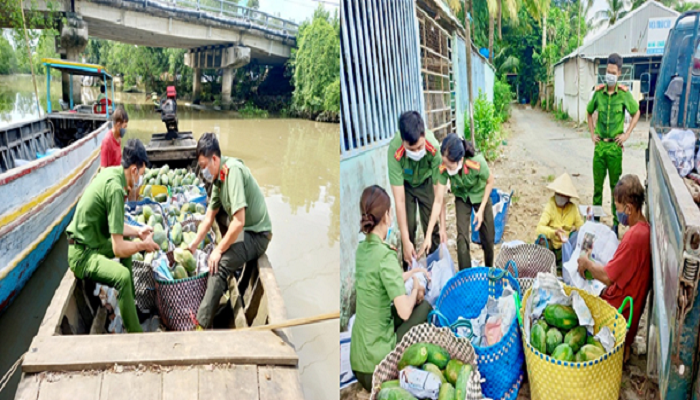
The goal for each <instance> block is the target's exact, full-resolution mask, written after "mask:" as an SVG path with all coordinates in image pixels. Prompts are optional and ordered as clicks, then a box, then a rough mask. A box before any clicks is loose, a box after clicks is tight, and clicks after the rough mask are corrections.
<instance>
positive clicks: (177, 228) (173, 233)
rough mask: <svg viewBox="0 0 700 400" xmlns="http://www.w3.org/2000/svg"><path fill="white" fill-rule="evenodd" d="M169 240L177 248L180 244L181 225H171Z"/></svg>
mask: <svg viewBox="0 0 700 400" xmlns="http://www.w3.org/2000/svg"><path fill="white" fill-rule="evenodd" d="M170 239H172V241H173V244H175V246H179V245H180V243H182V225H180V223H179V222H178V223H176V224H175V225H173V229H171V230H170Z"/></svg>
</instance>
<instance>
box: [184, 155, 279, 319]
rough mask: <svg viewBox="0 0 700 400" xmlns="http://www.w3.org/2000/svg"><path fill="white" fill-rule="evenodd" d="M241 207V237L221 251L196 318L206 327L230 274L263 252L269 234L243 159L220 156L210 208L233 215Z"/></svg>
mask: <svg viewBox="0 0 700 400" xmlns="http://www.w3.org/2000/svg"><path fill="white" fill-rule="evenodd" d="M242 208H245V226H244V227H243V232H242V237H239V239H240V240H237V242H236V243H234V244H232V245H231V246H229V248H228V249H227V250H226V252H224V253H223V254H222V255H221V260H220V261H219V269H218V271H217V273H216V274H213V275H209V282H208V283H207V291H206V293H205V294H204V299H203V300H202V303H201V305H200V307H199V311H198V312H197V322H199V324H200V325H201V326H202V327H205V328H207V327H210V326H211V323H212V320H213V318H214V313H215V312H216V309H217V307H218V305H219V301H220V300H221V296H223V294H224V291H226V289H228V278H229V276H231V274H233V272H234V271H236V270H238V269H240V268H242V267H243V265H245V263H247V262H250V261H253V260H257V259H258V258H259V257H260V256H262V255H263V254H264V253H265V251H266V250H267V246H268V244H269V243H270V240H271V238H272V233H271V231H272V223H271V222H270V215H269V214H268V212H267V205H266V204H265V196H264V195H263V193H262V191H261V190H260V187H259V186H258V182H257V181H256V180H255V178H253V175H251V173H250V170H249V169H248V167H246V166H245V164H243V161H241V160H239V159H236V158H228V157H221V167H220V169H219V175H218V176H217V177H216V180H215V182H214V184H213V187H212V192H211V201H210V203H209V209H210V210H219V213H221V212H225V213H226V214H227V215H229V216H231V217H232V216H233V215H234V214H235V213H236V212H237V211H238V210H240V209H242ZM222 234H223V233H222Z"/></svg>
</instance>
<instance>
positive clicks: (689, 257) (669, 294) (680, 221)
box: [646, 11, 700, 400]
mask: <svg viewBox="0 0 700 400" xmlns="http://www.w3.org/2000/svg"><path fill="white" fill-rule="evenodd" d="M699 32H700V12H698V11H694V12H688V13H684V14H683V15H681V16H680V17H678V19H677V20H676V22H675V25H674V26H673V28H672V29H671V31H670V33H669V36H668V40H667V42H666V46H665V51H664V56H663V61H662V63H661V69H660V71H659V76H658V80H657V90H656V96H655V98H654V112H653V116H652V120H651V127H650V131H649V147H648V149H647V202H646V204H647V210H646V211H647V215H648V217H649V222H650V224H651V228H652V235H651V236H652V237H651V246H652V265H653V283H652V291H651V293H650V296H649V302H650V307H649V315H648V323H647V329H648V331H647V374H648V376H650V377H652V378H656V379H657V380H658V384H659V390H660V394H661V398H662V399H664V400H666V399H673V400H677V399H678V400H680V399H694V400H697V399H700V373H699V372H700V357H699V356H700V347H699V346H698V344H699V343H698V339H699V338H700V335H699V329H700V296H699V295H698V279H699V278H700V274H699V270H700V209H699V208H698V205H697V204H696V203H695V201H693V198H692V196H691V193H690V191H689V190H688V188H687V187H686V185H685V182H684V181H683V178H682V177H681V176H680V175H679V173H678V172H677V170H676V168H675V167H674V165H673V163H672V162H671V158H670V157H669V155H668V153H667V151H666V150H665V149H664V146H663V145H662V142H661V140H662V138H663V136H664V135H665V134H667V133H668V132H670V131H671V130H672V129H676V128H678V129H691V130H692V131H693V132H695V136H696V137H700V108H699V107H698V104H699V103H700V34H699Z"/></svg>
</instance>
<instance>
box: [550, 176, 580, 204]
mask: <svg viewBox="0 0 700 400" xmlns="http://www.w3.org/2000/svg"><path fill="white" fill-rule="evenodd" d="M547 189H549V190H553V191H554V193H559V194H560V195H562V196H568V197H572V198H575V199H578V192H577V191H576V187H574V183H573V182H572V181H571V177H570V176H569V174H567V173H564V174H562V175H560V176H559V177H558V178H557V179H555V180H554V182H552V183H550V184H549V186H547Z"/></svg>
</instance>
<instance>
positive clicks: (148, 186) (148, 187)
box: [143, 185, 153, 197]
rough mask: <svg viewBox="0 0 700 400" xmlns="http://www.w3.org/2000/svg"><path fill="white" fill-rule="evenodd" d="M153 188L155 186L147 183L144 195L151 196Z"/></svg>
mask: <svg viewBox="0 0 700 400" xmlns="http://www.w3.org/2000/svg"><path fill="white" fill-rule="evenodd" d="M152 190H153V186H151V185H146V187H144V188H143V197H151V191H152Z"/></svg>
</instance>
